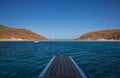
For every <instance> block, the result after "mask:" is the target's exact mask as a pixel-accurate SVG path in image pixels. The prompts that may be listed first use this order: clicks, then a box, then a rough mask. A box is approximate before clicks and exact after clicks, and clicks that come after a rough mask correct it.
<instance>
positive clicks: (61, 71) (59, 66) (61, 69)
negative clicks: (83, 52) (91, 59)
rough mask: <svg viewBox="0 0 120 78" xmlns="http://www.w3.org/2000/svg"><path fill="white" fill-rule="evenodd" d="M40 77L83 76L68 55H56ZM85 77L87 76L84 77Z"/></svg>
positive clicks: (76, 77) (80, 77)
mask: <svg viewBox="0 0 120 78" xmlns="http://www.w3.org/2000/svg"><path fill="white" fill-rule="evenodd" d="M42 78H83V77H82V76H81V74H80V72H79V71H78V70H77V68H76V67H75V65H74V63H73V61H72V60H71V59H70V57H68V56H56V57H55V58H54V60H53V61H52V63H51V65H50V66H49V68H48V70H47V72H46V73H45V75H44V77H42ZM85 78H87V77H85Z"/></svg>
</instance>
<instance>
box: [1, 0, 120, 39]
mask: <svg viewBox="0 0 120 78" xmlns="http://www.w3.org/2000/svg"><path fill="white" fill-rule="evenodd" d="M0 24H3V25H6V26H9V27H16V28H25V29H29V30H32V31H34V32H36V33H38V34H41V35H43V36H45V37H47V38H49V39H74V38H77V37H79V36H81V35H82V34H84V33H87V32H90V31H96V30H103V29H118V28H119V29H120V0H0Z"/></svg>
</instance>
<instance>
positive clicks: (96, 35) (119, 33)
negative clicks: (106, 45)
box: [76, 29, 120, 40]
mask: <svg viewBox="0 0 120 78" xmlns="http://www.w3.org/2000/svg"><path fill="white" fill-rule="evenodd" d="M76 40H120V29H114V30H101V31H95V32H89V33H86V34H84V35H82V36H80V37H79V38H77V39H76Z"/></svg>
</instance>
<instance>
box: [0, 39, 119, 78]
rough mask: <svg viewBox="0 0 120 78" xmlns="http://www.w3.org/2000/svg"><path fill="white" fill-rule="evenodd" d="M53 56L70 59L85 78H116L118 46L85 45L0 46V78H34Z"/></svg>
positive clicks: (0, 43) (94, 43)
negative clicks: (87, 77)
mask: <svg viewBox="0 0 120 78" xmlns="http://www.w3.org/2000/svg"><path fill="white" fill-rule="evenodd" d="M57 55H64V56H71V57H72V58H73V59H74V61H75V62H76V63H77V64H78V66H79V67H80V68H81V69H82V70H83V71H84V73H85V74H86V75H87V76H89V78H120V42H85V41H81V42H80V41H78V42H72V41H70V42H67V41H63V42H62V41H61V42H59V41H56V42H55V41H54V42H48V41H46V42H45V41H44V42H39V43H34V42H0V78H38V76H39V74H40V72H41V71H42V70H43V69H44V67H45V66H46V65H47V64H48V62H49V61H50V60H51V58H52V57H53V56H57ZM74 78H76V77H74Z"/></svg>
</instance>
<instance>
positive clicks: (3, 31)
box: [0, 25, 47, 41]
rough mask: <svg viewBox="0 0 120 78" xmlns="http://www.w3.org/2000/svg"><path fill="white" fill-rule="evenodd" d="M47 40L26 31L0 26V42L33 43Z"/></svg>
mask: <svg viewBox="0 0 120 78" xmlns="http://www.w3.org/2000/svg"><path fill="white" fill-rule="evenodd" d="M35 40H47V38H45V37H43V36H41V35H39V34H36V33H34V32H32V31H30V30H27V29H18V28H9V27H6V26H4V25H0V41H35Z"/></svg>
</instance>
